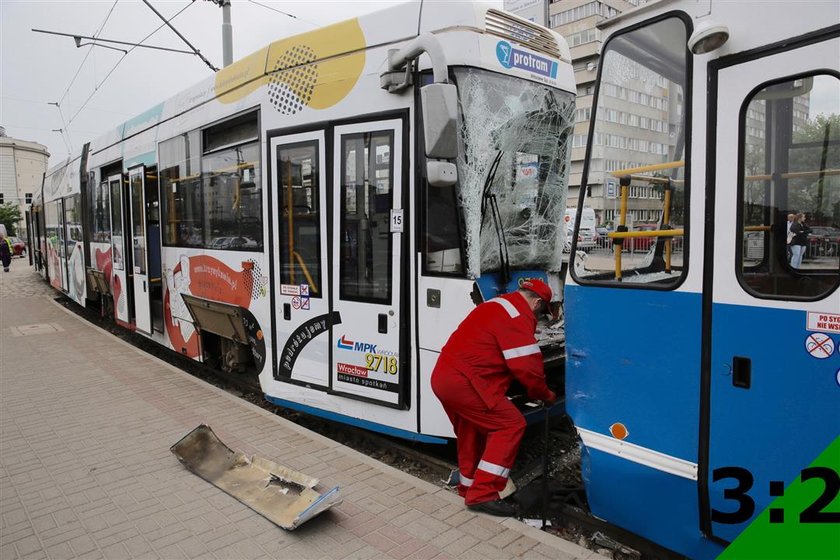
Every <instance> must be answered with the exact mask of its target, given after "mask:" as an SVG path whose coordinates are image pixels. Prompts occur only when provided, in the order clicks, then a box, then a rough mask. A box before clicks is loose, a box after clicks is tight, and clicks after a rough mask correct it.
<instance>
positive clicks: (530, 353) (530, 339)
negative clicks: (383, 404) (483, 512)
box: [431, 292, 555, 505]
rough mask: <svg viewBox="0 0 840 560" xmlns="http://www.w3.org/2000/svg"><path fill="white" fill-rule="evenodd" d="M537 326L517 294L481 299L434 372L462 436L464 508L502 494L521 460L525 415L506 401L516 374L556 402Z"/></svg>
mask: <svg viewBox="0 0 840 560" xmlns="http://www.w3.org/2000/svg"><path fill="white" fill-rule="evenodd" d="M536 326H537V319H536V317H535V316H534V312H533V311H532V310H531V308H530V307H529V305H528V302H527V300H526V299H525V297H523V296H522V294H520V293H519V292H512V293H510V294H505V295H503V296H500V297H498V298H495V299H492V300H490V301H487V302H485V303H482V304H481V305H479V306H478V307H476V308H475V309H474V310H473V311H472V312H471V313H470V314H469V315H468V316H467V318H466V319H464V321H463V322H462V323H461V324H460V326H459V327H458V329H457V330H456V331H455V332H454V333H452V336H450V337H449V341H448V342H447V343H446V345H445V346H444V347H443V350H442V351H441V354H440V357H439V358H438V362H437V365H436V366H435V369H434V371H433V372H432V380H431V381H432V390H433V391H434V393H435V395H436V396H437V397H438V399H440V402H441V403H442V404H443V408H444V410H445V411H446V414H447V415H448V416H449V420H450V421H451V422H452V427H453V428H454V429H455V436H456V437H457V438H458V467H459V469H460V471H461V484H459V485H458V493H459V494H461V496H464V498H465V501H466V503H467V505H472V504H479V503H482V502H488V501H493V500H497V499H499V492H500V491H501V490H503V489H504V488H505V484H506V483H507V479H508V474H509V472H510V468H511V467H512V466H513V462H514V460H515V459H516V452H517V451H518V449H519V442H520V441H521V439H522V434H523V433H524V432H525V418H524V417H523V416H522V413H520V412H519V410H517V408H516V407H515V406H514V405H512V404H511V403H510V401H508V400H507V398H505V393H506V392H507V390H508V387H510V384H511V382H512V381H513V379H514V378H515V379H516V380H518V381H519V382H520V383H521V384H522V385H523V386H524V387H525V389H526V390H527V392H528V396H529V397H531V398H534V399H544V400H548V401H551V400H554V399H555V395H554V393H553V392H552V391H551V390H550V389H549V388H548V386H547V385H546V384H545V373H544V371H543V360H542V352H541V351H540V348H539V346H537V341H536V339H535V338H534V331H535V330H536Z"/></svg>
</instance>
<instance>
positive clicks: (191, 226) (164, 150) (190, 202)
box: [158, 131, 203, 247]
mask: <svg viewBox="0 0 840 560" xmlns="http://www.w3.org/2000/svg"><path fill="white" fill-rule="evenodd" d="M200 150H201V144H200V142H199V134H198V131H193V132H189V133H185V134H182V135H180V136H176V137H175V138H172V139H170V140H167V141H165V142H161V144H160V146H159V147H158V151H159V159H160V164H159V167H160V189H161V190H160V197H161V208H162V213H161V221H162V224H161V227H162V228H163V243H164V245H170V246H180V247H200V246H201V244H202V240H203V229H202V224H201V173H200V166H201V157H200V153H201V152H200Z"/></svg>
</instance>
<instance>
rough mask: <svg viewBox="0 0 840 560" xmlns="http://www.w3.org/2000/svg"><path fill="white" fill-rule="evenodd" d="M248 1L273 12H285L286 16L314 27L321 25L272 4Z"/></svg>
mask: <svg viewBox="0 0 840 560" xmlns="http://www.w3.org/2000/svg"><path fill="white" fill-rule="evenodd" d="M248 2H250V3H251V4H255V5H257V6H259V7H261V8H265V9H266V10H271V11H272V12H277V13H278V14H283V15H284V16H287V17H290V18H292V19H296V20H298V21H302V22H304V23H308V24H309V25H311V26H313V27H320V25H318V24H317V23H313V22H311V21H308V20H305V19H303V18H300V17H298V16H296V15H294V14H290V13H288V12H284V11H283V10H278V9H277V8H274V7H272V6H267V5H266V4H260V3H259V2H256V1H255V0H248Z"/></svg>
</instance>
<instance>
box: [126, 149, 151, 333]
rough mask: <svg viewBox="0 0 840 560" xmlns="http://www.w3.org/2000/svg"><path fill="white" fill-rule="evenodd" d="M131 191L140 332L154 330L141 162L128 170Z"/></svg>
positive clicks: (136, 314) (134, 281)
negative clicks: (150, 299)
mask: <svg viewBox="0 0 840 560" xmlns="http://www.w3.org/2000/svg"><path fill="white" fill-rule="evenodd" d="M128 194H129V205H130V208H129V213H128V215H129V216H130V218H131V219H130V224H129V227H128V228H126V229H127V232H126V233H127V234H128V233H130V236H129V235H126V239H129V238H130V239H131V247H132V273H133V276H132V280H131V282H132V288H133V292H134V298H133V299H134V301H133V306H134V309H133V314H134V321H135V327H136V329H137V331H138V332H142V333H144V334H151V333H152V315H151V304H150V302H149V294H150V292H151V285H150V283H149V272H148V271H149V262H148V250H147V246H146V245H147V243H146V168H145V166H142V165H140V166H138V167H134V168H132V169H129V170H128Z"/></svg>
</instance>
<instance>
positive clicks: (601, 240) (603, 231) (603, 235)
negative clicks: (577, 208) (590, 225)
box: [595, 226, 613, 249]
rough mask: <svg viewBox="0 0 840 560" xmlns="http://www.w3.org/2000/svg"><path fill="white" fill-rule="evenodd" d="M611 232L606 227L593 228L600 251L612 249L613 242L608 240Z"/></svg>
mask: <svg viewBox="0 0 840 560" xmlns="http://www.w3.org/2000/svg"><path fill="white" fill-rule="evenodd" d="M611 231H612V230H611V229H609V228H608V227H606V226H598V227H596V228H595V233H597V234H598V247H601V248H602V249H609V248H611V247H612V244H613V240H612V239H610V238H609V235H610V232H611Z"/></svg>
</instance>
